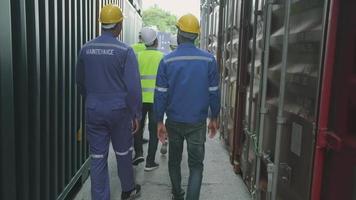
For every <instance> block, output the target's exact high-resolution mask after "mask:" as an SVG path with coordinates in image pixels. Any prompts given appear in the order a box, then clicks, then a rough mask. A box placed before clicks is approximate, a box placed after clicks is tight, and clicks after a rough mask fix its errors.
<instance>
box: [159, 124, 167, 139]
mask: <svg viewBox="0 0 356 200" xmlns="http://www.w3.org/2000/svg"><path fill="white" fill-rule="evenodd" d="M157 137H158V139H159V141H161V143H162V144H164V143H165V142H166V139H167V129H166V126H165V125H164V124H163V122H158V124H157Z"/></svg>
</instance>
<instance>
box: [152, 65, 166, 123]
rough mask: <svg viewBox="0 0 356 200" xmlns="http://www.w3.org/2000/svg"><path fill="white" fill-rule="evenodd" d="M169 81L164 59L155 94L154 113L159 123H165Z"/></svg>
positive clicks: (158, 74) (160, 66)
mask: <svg viewBox="0 0 356 200" xmlns="http://www.w3.org/2000/svg"><path fill="white" fill-rule="evenodd" d="M168 89H169V85H168V79H167V75H166V64H165V62H164V60H163V59H162V60H161V62H160V64H159V67H158V72H157V79H156V89H155V94H154V106H153V107H154V112H155V114H156V118H157V119H156V120H157V122H163V117H164V113H165V112H166V108H167V98H168Z"/></svg>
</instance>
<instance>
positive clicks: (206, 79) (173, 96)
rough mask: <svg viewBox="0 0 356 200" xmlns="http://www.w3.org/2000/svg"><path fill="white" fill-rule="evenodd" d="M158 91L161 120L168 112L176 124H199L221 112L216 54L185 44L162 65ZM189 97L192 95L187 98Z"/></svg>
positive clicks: (156, 93)
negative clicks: (209, 110)
mask: <svg viewBox="0 0 356 200" xmlns="http://www.w3.org/2000/svg"><path fill="white" fill-rule="evenodd" d="M156 81H157V82H156V91H155V99H154V101H155V111H156V114H157V119H158V120H159V121H163V116H164V113H165V112H166V114H167V117H168V118H169V119H171V120H173V121H176V122H183V123H199V122H202V121H205V120H206V118H207V117H208V109H209V107H210V109H211V117H212V118H216V117H217V116H218V114H219V112H220V97H219V95H220V93H219V74H218V68H217V64H216V60H215V58H214V56H213V55H211V54H209V53H207V52H205V51H202V50H200V49H198V48H196V47H195V46H194V45H193V44H188V43H185V44H181V45H179V46H178V48H177V49H176V50H175V51H173V52H172V53H171V54H168V55H167V56H165V57H164V58H163V59H162V61H161V63H160V66H159V69H158V73H157V80H156ZM187 94H189V95H187Z"/></svg>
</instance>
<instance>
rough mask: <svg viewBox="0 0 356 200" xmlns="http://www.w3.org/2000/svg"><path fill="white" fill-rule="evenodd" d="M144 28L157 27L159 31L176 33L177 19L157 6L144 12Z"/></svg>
mask: <svg viewBox="0 0 356 200" xmlns="http://www.w3.org/2000/svg"><path fill="white" fill-rule="evenodd" d="M142 19H143V24H144V26H156V27H157V28H158V30H159V31H162V32H168V33H176V32H177V28H176V27H175V24H176V21H177V17H176V16H175V15H172V14H171V13H169V12H167V11H165V10H162V9H161V8H159V7H158V6H157V5H155V6H153V7H151V8H149V9H147V10H144V11H143V13H142Z"/></svg>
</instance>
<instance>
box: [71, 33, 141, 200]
mask: <svg viewBox="0 0 356 200" xmlns="http://www.w3.org/2000/svg"><path fill="white" fill-rule="evenodd" d="M77 84H78V87H79V90H80V93H81V94H82V96H83V97H84V98H85V105H86V128H87V137H88V142H89V145H90V156H91V174H90V175H91V187H92V188H91V191H92V199H93V200H108V199H110V186H109V175H108V165H107V157H108V151H109V143H110V139H111V141H112V145H113V149H114V151H115V153H116V158H117V166H118V173H119V177H120V180H121V188H122V191H130V190H132V189H133V188H134V187H135V183H134V175H133V167H132V163H131V162H132V150H133V147H132V146H133V135H132V130H131V121H132V119H134V118H137V119H140V118H141V107H142V97H141V95H142V94H141V83H140V75H139V71H138V64H137V59H136V56H135V54H134V52H133V50H132V48H131V47H129V46H127V45H126V44H124V43H122V42H120V41H118V40H117V38H115V37H114V36H113V34H112V33H110V32H104V33H103V34H102V35H101V36H99V37H97V38H96V39H94V40H92V41H90V42H88V43H87V44H85V45H84V47H83V48H82V49H81V51H80V55H79V59H78V63H77Z"/></svg>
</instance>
